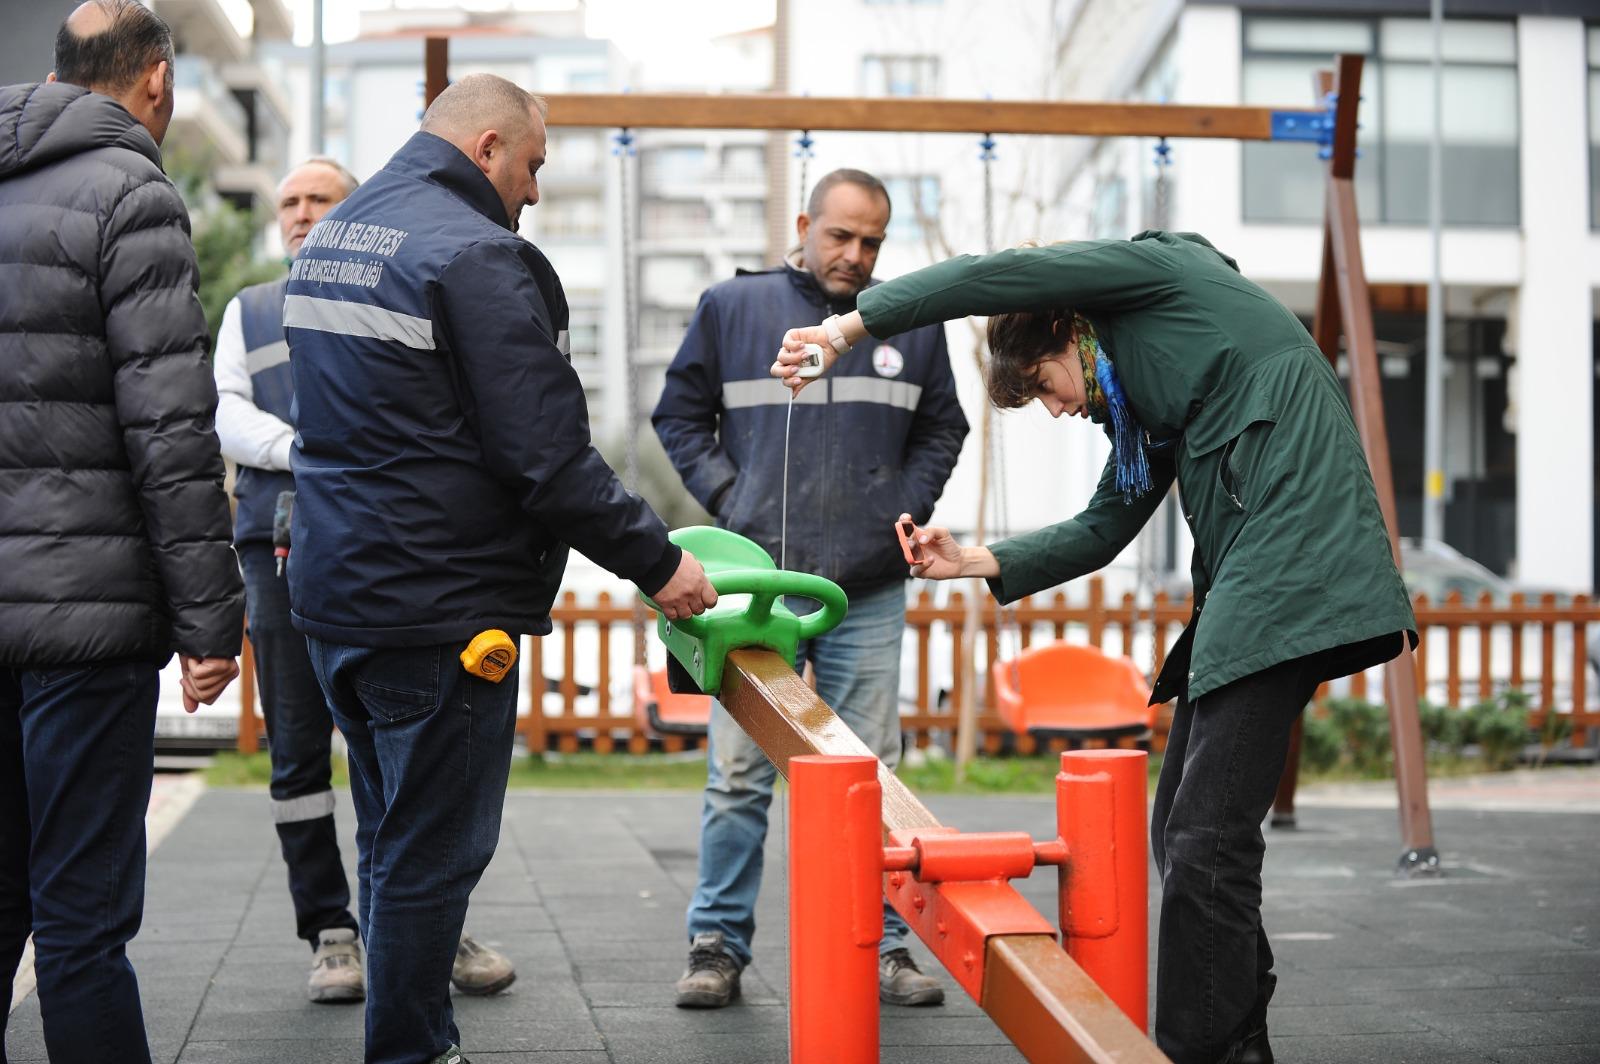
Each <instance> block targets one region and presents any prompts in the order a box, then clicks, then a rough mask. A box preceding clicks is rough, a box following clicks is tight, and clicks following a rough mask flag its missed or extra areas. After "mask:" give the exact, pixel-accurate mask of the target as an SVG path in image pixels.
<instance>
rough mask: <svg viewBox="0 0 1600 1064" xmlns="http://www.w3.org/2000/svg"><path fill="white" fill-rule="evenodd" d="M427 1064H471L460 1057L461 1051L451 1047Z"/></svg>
mask: <svg viewBox="0 0 1600 1064" xmlns="http://www.w3.org/2000/svg"><path fill="white" fill-rule="evenodd" d="M428 1064H472V1061H470V1060H468V1059H467V1058H466V1057H464V1056H462V1055H461V1050H459V1049H457V1048H456V1047H455V1046H451V1047H450V1048H449V1049H446V1050H445V1051H444V1052H443V1053H440V1054H439V1055H438V1056H436V1057H434V1058H433V1059H432V1060H430V1061H428Z"/></svg>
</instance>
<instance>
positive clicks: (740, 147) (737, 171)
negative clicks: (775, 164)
mask: <svg viewBox="0 0 1600 1064" xmlns="http://www.w3.org/2000/svg"><path fill="white" fill-rule="evenodd" d="M766 179H767V149H766V148H765V147H764V146H763V145H760V144H732V145H729V146H728V147H726V148H723V149H722V180H723V181H725V182H727V183H728V184H734V185H741V184H742V185H749V184H761V183H762V182H764V181H765V180H766Z"/></svg>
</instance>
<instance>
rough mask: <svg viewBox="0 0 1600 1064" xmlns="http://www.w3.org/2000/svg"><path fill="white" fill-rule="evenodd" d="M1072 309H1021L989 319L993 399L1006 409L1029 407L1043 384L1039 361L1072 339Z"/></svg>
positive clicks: (988, 382)
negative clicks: (1040, 380)
mask: <svg viewBox="0 0 1600 1064" xmlns="http://www.w3.org/2000/svg"><path fill="white" fill-rule="evenodd" d="M1076 320H1077V315H1076V314H1074V313H1073V312H1072V311H1070V310H1043V311H1031V310H1028V311H1018V312H1017V313H1014V314H996V315H994V316H993V317H992V318H990V319H989V368H988V372H987V374H986V380H985V381H984V384H985V386H986V387H987V388H988V391H989V401H990V402H991V403H993V404H994V405H995V406H997V407H999V408H1000V409H1002V410H1009V409H1012V408H1013V407H1019V406H1027V405H1028V404H1029V403H1030V402H1032V401H1033V398H1034V396H1035V395H1036V394H1037V390H1038V386H1039V363H1041V362H1043V361H1044V360H1045V359H1047V358H1054V357H1055V356H1056V355H1059V354H1060V353H1061V352H1062V350H1063V349H1064V348H1065V347H1066V346H1067V342H1068V341H1069V340H1070V339H1071V338H1072V332H1073V328H1074V326H1075V323H1076Z"/></svg>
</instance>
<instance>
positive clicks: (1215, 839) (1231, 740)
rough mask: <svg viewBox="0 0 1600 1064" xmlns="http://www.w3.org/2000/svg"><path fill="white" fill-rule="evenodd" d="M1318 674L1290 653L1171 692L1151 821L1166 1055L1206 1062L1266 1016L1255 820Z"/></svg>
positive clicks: (1320, 666) (1309, 661)
mask: <svg viewBox="0 0 1600 1064" xmlns="http://www.w3.org/2000/svg"><path fill="white" fill-rule="evenodd" d="M1325 674H1326V661H1325V660H1324V658H1323V657H1322V656H1321V655H1315V656H1311V657H1305V658H1297V659H1295V660H1293V661H1288V662H1285V663H1283V664H1281V665H1275V666H1273V667H1272V668H1269V669H1264V670H1262V671H1261V672H1258V673H1254V674H1252V675H1250V676H1246V677H1244V678H1243V679H1241V680H1236V681H1234V682H1233V683H1231V684H1228V685H1227V686H1226V687H1223V688H1220V689H1218V690H1216V691H1213V692H1211V693H1209V694H1207V695H1205V696H1204V697H1202V698H1199V699H1196V700H1195V701H1193V702H1191V701H1189V700H1188V699H1186V698H1184V699H1180V700H1179V701H1178V708H1177V712H1176V713H1175V715H1174V716H1173V718H1172V731H1171V733H1170V734H1169V735H1168V738H1167V751H1166V756H1165V759H1164V760H1163V762H1162V765H1161V778H1160V780H1159V782H1158V783H1157V785H1156V800H1155V808H1154V811H1153V812H1152V814H1151V824H1150V838H1151V846H1152V848H1153V849H1154V851H1155V859H1156V868H1157V870H1158V871H1159V873H1160V876H1161V930H1160V934H1159V937H1158V943H1157V949H1156V1044H1157V1045H1158V1046H1160V1047H1161V1051H1162V1052H1164V1053H1166V1054H1167V1056H1169V1057H1171V1058H1172V1060H1173V1061H1174V1064H1214V1062H1216V1061H1218V1060H1219V1059H1221V1058H1222V1056H1223V1055H1224V1054H1225V1053H1226V1052H1227V1051H1228V1048H1229V1047H1230V1045H1232V1043H1234V1042H1235V1041H1237V1040H1239V1039H1241V1038H1243V1037H1245V1036H1246V1035H1248V1034H1251V1033H1253V1032H1254V1031H1255V1030H1256V1029H1258V1028H1259V1027H1260V1026H1261V1025H1262V1024H1264V1023H1265V1022H1266V1008H1267V1002H1268V1001H1269V1000H1270V999H1271V997H1272V990H1273V987H1274V985H1275V984H1276V982H1277V977H1276V976H1274V975H1273V974H1272V947H1271V946H1270V945H1269V944H1268V942H1267V934H1266V931H1265V930H1263V928H1262V926H1261V859H1262V855H1263V854H1264V852H1265V850H1266V842H1265V840H1264V839H1263V838H1262V835H1261V821H1262V819H1263V818H1264V817H1265V816H1266V815H1267V811H1268V810H1269V809H1270V808H1271V807H1272V799H1273V796H1274V795H1275V794H1276V792H1277V788H1278V780H1279V777H1280V776H1281V775H1282V774H1283V763H1284V757H1285V755H1286V754H1287V752H1288V749H1289V732H1290V730H1291V728H1292V727H1293V725H1294V722H1295V719H1296V718H1297V717H1299V715H1300V712H1301V710H1303V709H1304V708H1305V705H1306V703H1307V702H1309V701H1310V700H1311V696H1312V695H1313V694H1315V693H1316V689H1317V684H1318V683H1319V682H1320V681H1321V679H1322V677H1323V676H1324V675H1325Z"/></svg>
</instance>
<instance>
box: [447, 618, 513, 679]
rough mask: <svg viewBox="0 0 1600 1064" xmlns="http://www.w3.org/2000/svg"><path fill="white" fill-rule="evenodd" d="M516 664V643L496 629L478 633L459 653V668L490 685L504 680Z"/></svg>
mask: <svg viewBox="0 0 1600 1064" xmlns="http://www.w3.org/2000/svg"><path fill="white" fill-rule="evenodd" d="M516 663H517V644H516V641H515V640H513V639H512V638H511V637H510V636H509V635H507V634H506V633H504V632H502V631H501V630H500V629H498V628H490V629H489V630H487V631H484V632H479V633H478V634H477V635H475V636H473V637H472V642H470V643H468V644H467V649H465V650H463V651H462V652H461V667H462V668H463V669H466V670H467V671H468V672H470V673H471V674H472V675H474V676H477V677H481V678H482V679H485V680H488V681H489V682H490V683H499V682H500V681H501V680H503V679H505V678H506V673H508V672H510V671H511V666H513V665H515V664H516Z"/></svg>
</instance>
